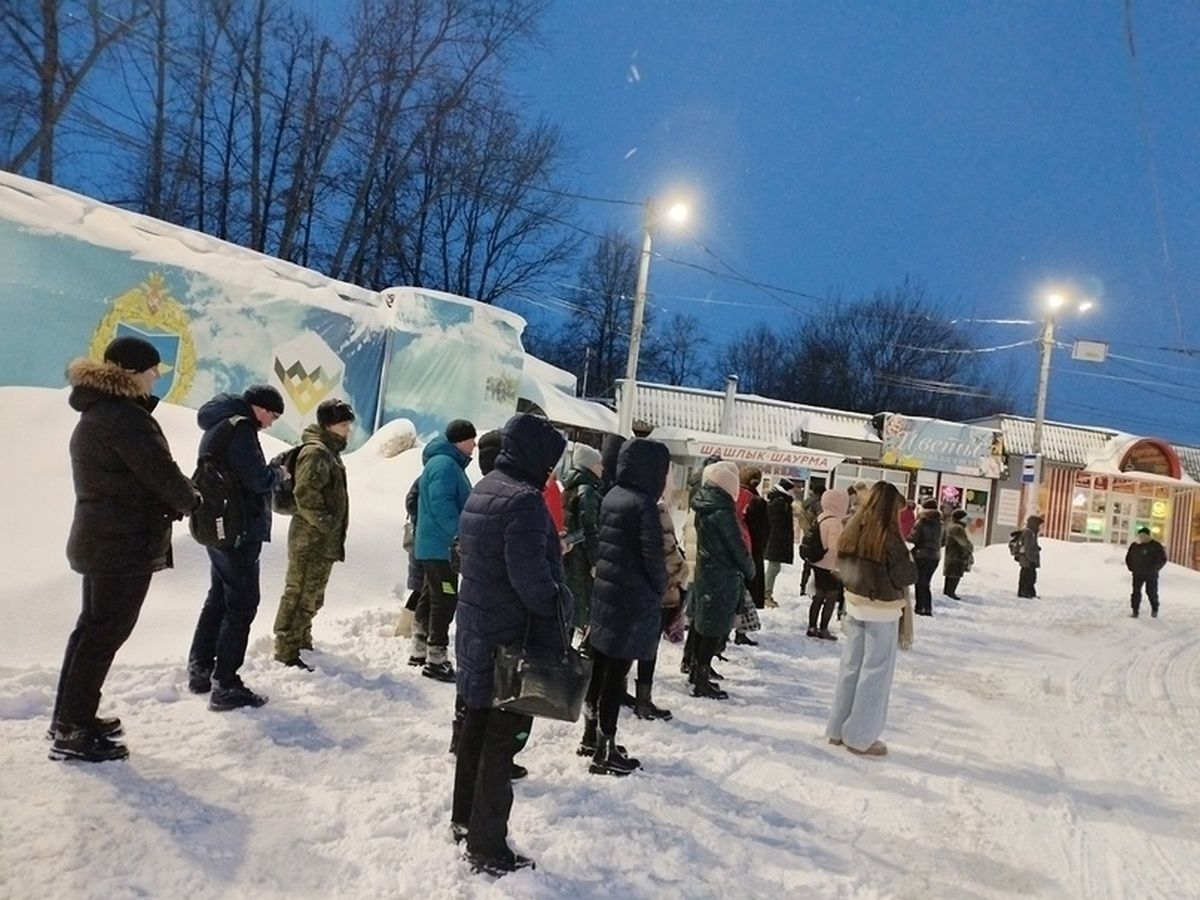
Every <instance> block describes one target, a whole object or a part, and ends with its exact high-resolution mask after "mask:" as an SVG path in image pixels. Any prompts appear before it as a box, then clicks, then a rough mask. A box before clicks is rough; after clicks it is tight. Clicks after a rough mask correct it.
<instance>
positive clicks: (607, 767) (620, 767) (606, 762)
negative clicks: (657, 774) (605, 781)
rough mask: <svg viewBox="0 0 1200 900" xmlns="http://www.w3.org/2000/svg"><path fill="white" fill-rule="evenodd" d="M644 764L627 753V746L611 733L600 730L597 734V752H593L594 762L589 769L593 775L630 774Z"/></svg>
mask: <svg viewBox="0 0 1200 900" xmlns="http://www.w3.org/2000/svg"><path fill="white" fill-rule="evenodd" d="M641 767H642V764H641V763H640V762H638V761H637V760H636V759H633V758H631V757H629V756H626V755H625V748H624V747H622V746H621V745H620V744H618V743H617V742H616V738H615V737H613V736H612V735H611V734H605V733H604V732H602V731H600V732H597V734H596V752H595V753H594V754H592V764H591V765H590V766H588V771H589V772H591V773H592V774H593V775H617V776H622V775H628V774H629V773H630V772H632V771H634V770H635V769H640V768H641Z"/></svg>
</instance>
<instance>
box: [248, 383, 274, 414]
mask: <svg viewBox="0 0 1200 900" xmlns="http://www.w3.org/2000/svg"><path fill="white" fill-rule="evenodd" d="M242 399H243V400H245V401H246V402H247V403H249V404H250V405H251V406H261V407H262V408H263V409H265V410H267V411H268V412H273V413H275V414H276V415H279V416H282V415H283V394H281V393H279V391H277V390H275V388H273V387H271V385H269V384H252V385H250V387H248V388H246V390H244V391H243V392H242Z"/></svg>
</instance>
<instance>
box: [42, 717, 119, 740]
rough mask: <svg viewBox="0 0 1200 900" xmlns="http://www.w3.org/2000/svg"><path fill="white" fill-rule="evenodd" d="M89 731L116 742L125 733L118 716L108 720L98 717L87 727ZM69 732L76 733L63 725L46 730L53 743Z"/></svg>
mask: <svg viewBox="0 0 1200 900" xmlns="http://www.w3.org/2000/svg"><path fill="white" fill-rule="evenodd" d="M87 730H88V731H91V732H94V733H96V734H98V735H100V737H102V738H108V739H109V740H110V741H114V742H115V741H116V739H117V738H119V737H120V736H121V735H123V734H124V733H125V727H124V726H123V725H122V724H121V720H120V719H118V718H117V717H116V716H111V717H108V718H105V717H100V716H98V717H96V718H95V719H92V724H91V725H89V726H87ZM69 731H74V729H73V728H65V727H63V726H62V725H58V724H56V723H51V725H50V727H49V728H47V729H46V740H48V741H52V740H54V739H55V738H57V737H58V736H59V735H61V734H65V733H67V732H69Z"/></svg>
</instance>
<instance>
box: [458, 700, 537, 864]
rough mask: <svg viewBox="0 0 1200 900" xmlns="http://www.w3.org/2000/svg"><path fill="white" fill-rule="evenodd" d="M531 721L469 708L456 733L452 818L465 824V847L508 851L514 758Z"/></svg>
mask: <svg viewBox="0 0 1200 900" xmlns="http://www.w3.org/2000/svg"><path fill="white" fill-rule="evenodd" d="M532 725H533V719H531V718H530V717H529V716H522V715H519V714H517V713H511V712H505V711H504V710H502V709H468V710H467V711H466V714H465V715H464V717H463V721H462V728H461V730H460V732H459V736H458V754H457V757H456V760H455V766H454V803H453V809H452V811H451V820H452V821H454V822H456V823H457V824H459V825H465V826H467V849H468V850H469V851H471V852H472V853H477V854H479V855H480V856H490V857H500V858H503V857H504V856H506V855H508V853H509V852H510V851H509V847H508V814H509V813H510V812H511V811H512V803H513V792H512V766H513V757H514V756H515V755H516V753H517V751H518V750H520V749H521V747H523V746H525V742H526V741H527V740H528V739H529V729H530V728H531V727H532Z"/></svg>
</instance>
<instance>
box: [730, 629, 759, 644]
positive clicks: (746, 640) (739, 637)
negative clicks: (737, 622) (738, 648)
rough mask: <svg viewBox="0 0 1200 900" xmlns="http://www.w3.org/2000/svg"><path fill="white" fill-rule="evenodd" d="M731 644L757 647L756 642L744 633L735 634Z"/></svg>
mask: <svg viewBox="0 0 1200 900" xmlns="http://www.w3.org/2000/svg"><path fill="white" fill-rule="evenodd" d="M733 642H734V643H735V644H742V645H743V646H746V647H757V646H758V641H756V640H754V639H753V638H751V637H750V636H749V635H747V634H746V632H744V631H738V632H736V633H735V634H734V636H733Z"/></svg>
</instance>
